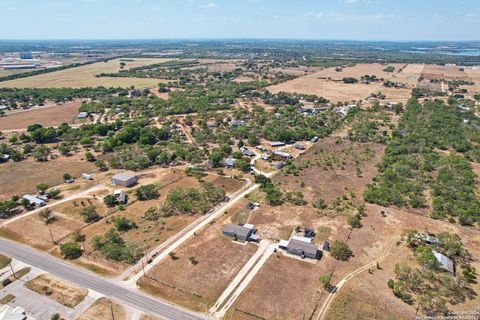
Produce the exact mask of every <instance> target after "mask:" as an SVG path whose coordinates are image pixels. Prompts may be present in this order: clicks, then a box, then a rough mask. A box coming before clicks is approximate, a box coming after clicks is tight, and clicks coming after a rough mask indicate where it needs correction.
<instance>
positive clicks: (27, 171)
mask: <svg viewBox="0 0 480 320" xmlns="http://www.w3.org/2000/svg"><path fill="white" fill-rule="evenodd" d="M93 169H95V165H94V164H93V163H91V162H86V161H80V160H78V159H75V158H65V157H62V158H59V159H56V160H51V161H48V162H36V161H33V160H32V159H27V160H24V161H20V162H8V163H4V164H2V165H1V166H0V181H8V183H2V184H0V200H4V199H7V198H10V197H11V196H13V195H23V194H25V193H29V192H35V186H36V185H37V184H39V183H41V182H44V183H46V184H48V185H50V186H55V185H58V184H60V183H62V182H63V177H62V176H63V174H64V173H65V172H68V173H70V174H71V175H72V176H74V177H79V176H80V175H81V174H82V173H83V172H88V171H91V170H93Z"/></svg>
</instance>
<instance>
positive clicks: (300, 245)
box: [287, 238, 321, 259]
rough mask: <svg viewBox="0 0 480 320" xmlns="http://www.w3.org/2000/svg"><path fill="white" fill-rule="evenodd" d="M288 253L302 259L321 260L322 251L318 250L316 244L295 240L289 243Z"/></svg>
mask: <svg viewBox="0 0 480 320" xmlns="http://www.w3.org/2000/svg"><path fill="white" fill-rule="evenodd" d="M287 252H288V253H290V254H294V255H297V256H300V257H302V258H310V259H320V256H321V251H320V250H318V248H317V245H316V244H314V243H307V242H304V241H300V240H296V239H293V238H292V239H291V240H290V241H289V242H288V246H287Z"/></svg>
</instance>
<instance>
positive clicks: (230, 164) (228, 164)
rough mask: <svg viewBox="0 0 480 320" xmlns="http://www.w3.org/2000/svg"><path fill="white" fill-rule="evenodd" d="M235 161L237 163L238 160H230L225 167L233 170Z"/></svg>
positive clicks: (226, 161)
mask: <svg viewBox="0 0 480 320" xmlns="http://www.w3.org/2000/svg"><path fill="white" fill-rule="evenodd" d="M235 161H237V159H234V158H228V159H227V160H225V167H227V168H233V166H234V165H235Z"/></svg>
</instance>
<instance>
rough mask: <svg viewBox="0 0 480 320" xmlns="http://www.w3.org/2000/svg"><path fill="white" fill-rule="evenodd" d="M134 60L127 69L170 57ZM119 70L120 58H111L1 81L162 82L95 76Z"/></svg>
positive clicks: (56, 84) (21, 84) (74, 84)
mask: <svg viewBox="0 0 480 320" xmlns="http://www.w3.org/2000/svg"><path fill="white" fill-rule="evenodd" d="M134 60H135V61H132V62H125V63H126V66H125V69H128V68H131V67H138V66H142V65H147V64H155V63H160V62H164V61H168V59H162V58H135V59H134ZM119 70H120V59H114V60H109V61H108V62H97V63H94V64H89V65H85V66H81V67H76V68H71V69H66V70H61V71H55V72H50V73H46V74H41V75H36V76H32V77H27V78H21V79H16V80H11V81H5V82H2V83H0V86H1V87H7V88H15V87H16V88H62V87H70V88H81V87H98V86H104V87H130V86H135V87H137V88H146V87H151V86H155V85H156V84H158V83H159V82H161V80H159V79H140V78H114V77H100V78H97V77H95V75H97V74H100V73H111V72H118V71H119Z"/></svg>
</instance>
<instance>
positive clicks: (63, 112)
mask: <svg viewBox="0 0 480 320" xmlns="http://www.w3.org/2000/svg"><path fill="white" fill-rule="evenodd" d="M80 104H81V102H80V101H75V102H69V103H65V104H59V105H55V106H52V107H44V108H38V109H32V110H26V111H22V112H17V113H12V114H9V115H7V116H6V117H0V130H13V129H25V128H27V127H28V126H29V125H31V124H34V123H38V124H41V125H43V126H45V127H51V126H57V125H60V124H62V123H63V122H67V123H72V122H73V121H74V120H75V118H76V115H77V114H78V108H80Z"/></svg>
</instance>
